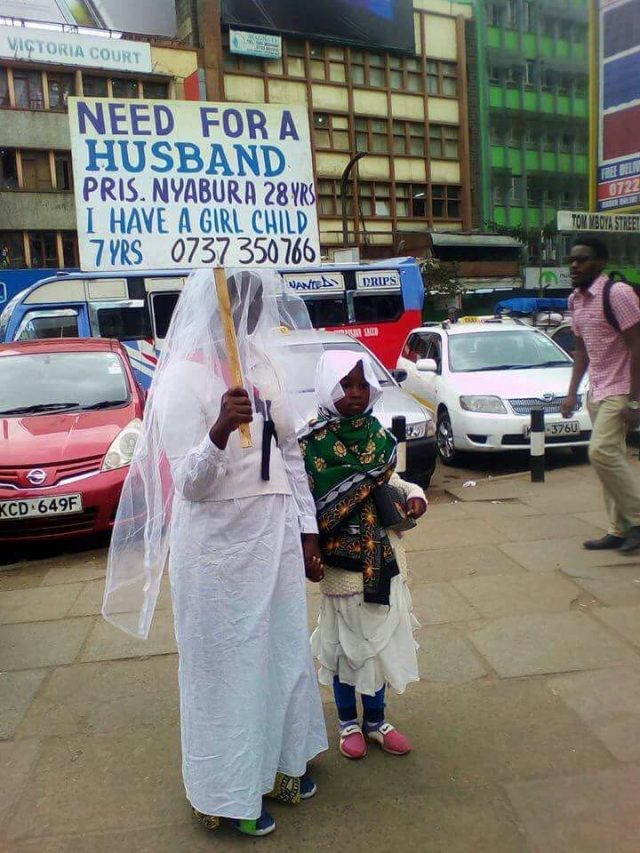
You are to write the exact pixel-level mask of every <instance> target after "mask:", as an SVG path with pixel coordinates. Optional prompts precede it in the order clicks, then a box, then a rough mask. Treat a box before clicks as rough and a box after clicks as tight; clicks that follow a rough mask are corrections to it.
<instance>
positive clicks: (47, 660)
mask: <svg viewBox="0 0 640 853" xmlns="http://www.w3.org/2000/svg"><path fill="white" fill-rule="evenodd" d="M94 621H95V620H94V619H93V618H84V619H60V620H58V621H56V622H26V623H23V624H19V625H0V670H3V669H7V670H15V669H37V668H39V667H47V666H60V665H61V664H65V663H72V661H74V660H75V659H76V657H77V655H78V652H79V651H80V649H81V648H82V644H83V642H84V641H85V638H86V637H87V635H88V633H89V631H90V630H91V628H92V626H93V623H94Z"/></svg>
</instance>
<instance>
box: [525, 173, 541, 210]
mask: <svg viewBox="0 0 640 853" xmlns="http://www.w3.org/2000/svg"><path fill="white" fill-rule="evenodd" d="M539 201H540V190H539V189H538V187H537V186H536V185H535V183H534V182H533V181H532V180H531V179H530V178H527V204H529V205H533V206H535V205H537V204H538V202H539Z"/></svg>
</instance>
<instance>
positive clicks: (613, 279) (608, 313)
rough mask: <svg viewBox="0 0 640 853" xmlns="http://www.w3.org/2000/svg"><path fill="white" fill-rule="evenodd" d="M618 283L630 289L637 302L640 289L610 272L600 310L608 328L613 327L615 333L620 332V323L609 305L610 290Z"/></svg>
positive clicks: (617, 273) (639, 296) (639, 298)
mask: <svg viewBox="0 0 640 853" xmlns="http://www.w3.org/2000/svg"><path fill="white" fill-rule="evenodd" d="M618 282H619V283H620V284H626V285H627V287H630V288H631V289H632V290H633V292H634V293H635V295H636V296H637V297H638V302H640V289H638V286H637V285H635V284H631V282H628V281H625V280H624V278H622V276H621V275H620V273H619V272H618V271H617V270H612V271H611V274H610V275H609V278H608V280H607V282H606V283H605V286H604V289H603V291H602V310H603V311H604V316H605V317H606V319H607V323H608V324H609V325H610V326H613V328H614V329H615V330H616V332H619V331H620V323H618V319H617V317H616V315H615V313H614V310H613V306H612V305H611V288H612V287H613V285H614V284H617V283H618Z"/></svg>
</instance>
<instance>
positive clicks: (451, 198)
mask: <svg viewBox="0 0 640 853" xmlns="http://www.w3.org/2000/svg"><path fill="white" fill-rule="evenodd" d="M460 209H461V191H460V187H456V186H452V185H450V184H434V185H433V186H432V187H431V214H432V216H433V218H434V219H460Z"/></svg>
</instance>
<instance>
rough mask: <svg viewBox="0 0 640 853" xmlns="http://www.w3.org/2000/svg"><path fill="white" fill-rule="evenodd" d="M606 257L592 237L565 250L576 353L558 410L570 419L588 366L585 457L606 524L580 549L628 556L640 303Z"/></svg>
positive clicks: (639, 389) (633, 535)
mask: <svg viewBox="0 0 640 853" xmlns="http://www.w3.org/2000/svg"><path fill="white" fill-rule="evenodd" d="M608 259H609V252H608V249H607V247H606V245H605V244H604V243H603V242H602V241H601V240H599V239H596V238H583V239H579V240H576V241H575V243H574V244H573V247H572V249H571V254H570V256H569V265H570V274H571V284H572V285H573V293H572V294H571V296H570V297H569V308H570V310H571V313H572V317H573V329H574V332H575V336H576V351H575V355H574V363H573V373H572V376H571V382H570V385H569V393H568V395H567V398H566V401H565V402H564V403H563V405H562V414H563V416H564V417H565V418H568V417H570V416H571V414H572V413H573V412H574V411H575V409H576V408H577V395H578V388H579V386H580V382H581V381H582V379H583V377H584V375H585V373H586V372H587V370H588V371H589V384H590V388H589V403H588V405H589V412H590V415H591V420H592V423H593V431H592V434H591V443H590V445H589V459H590V460H591V464H592V465H593V467H594V469H595V471H596V473H597V475H598V477H599V478H600V482H601V483H602V488H603V492H604V502H605V507H606V511H607V516H608V519H609V526H608V530H607V533H606V535H605V536H603V537H602V538H600V539H592V540H589V541H587V542H585V543H584V547H585V548H587V549H588V550H607V549H618V550H619V551H621V552H622V553H624V554H632V553H635V552H636V551H638V550H639V549H640V470H638V469H637V468H636V469H635V470H634V469H633V468H632V466H631V464H630V463H629V459H628V457H627V452H626V437H627V432H628V430H629V429H633V428H635V427H638V426H639V425H640V301H639V300H638V296H637V294H636V293H635V292H634V290H633V288H631V287H630V286H629V285H627V284H625V283H624V282H615V283H613V282H611V281H610V279H609V278H608V276H607V275H605V274H604V272H603V270H604V268H605V266H606V264H607V261H608Z"/></svg>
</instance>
